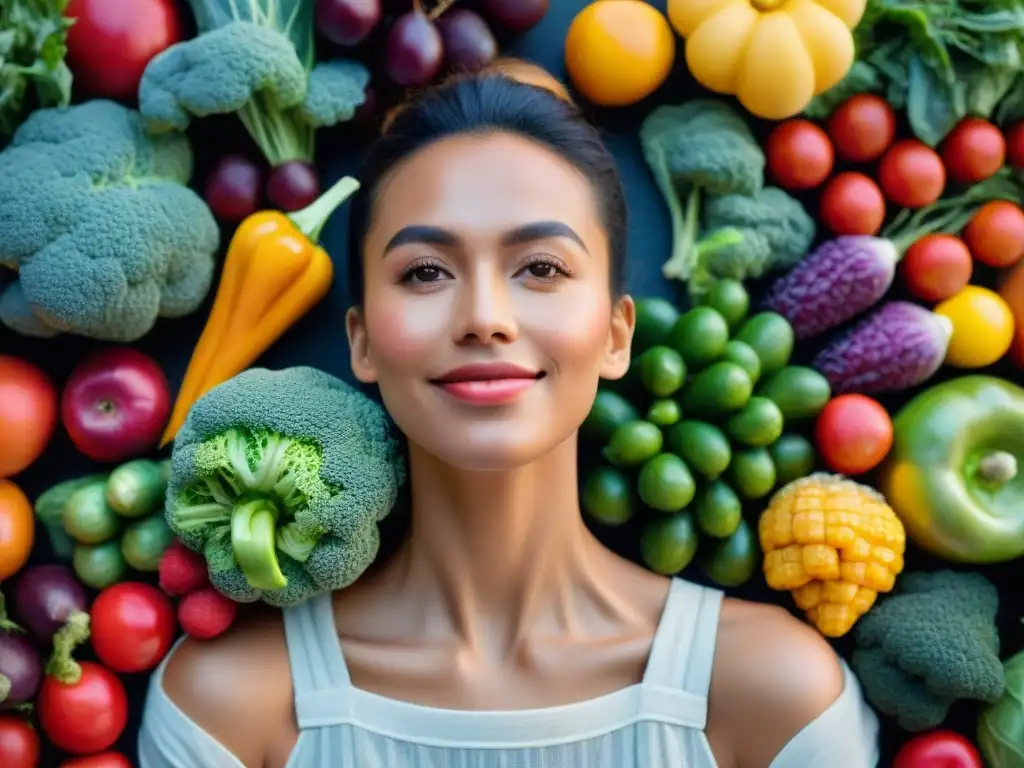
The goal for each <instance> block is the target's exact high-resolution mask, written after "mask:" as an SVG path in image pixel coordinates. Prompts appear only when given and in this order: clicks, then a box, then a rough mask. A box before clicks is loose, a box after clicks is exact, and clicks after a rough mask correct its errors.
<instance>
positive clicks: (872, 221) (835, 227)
mask: <svg viewBox="0 0 1024 768" xmlns="http://www.w3.org/2000/svg"><path fill="white" fill-rule="evenodd" d="M818 213H819V217H820V218H821V222H822V223H823V224H824V225H825V226H826V227H828V229H830V230H831V231H832V234H834V235H877V234H878V230H880V229H881V228H882V222H883V221H885V198H884V197H883V196H882V190H880V189H879V188H878V185H877V184H875V182H873V181H872V180H871V179H869V178H868V177H867V176H865V175H864V174H863V173H856V172H854V171H846V172H845V173H840V174H838V175H837V176H833V177H832V178H831V179H830V180H829V182H828V183H827V184H826V185H825V188H824V189H823V190H822V192H821V198H820V199H819V201H818Z"/></svg>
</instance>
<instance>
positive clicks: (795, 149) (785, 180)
mask: <svg viewBox="0 0 1024 768" xmlns="http://www.w3.org/2000/svg"><path fill="white" fill-rule="evenodd" d="M765 155H766V156H767V161H768V175H769V176H771V177H772V179H774V180H775V183H776V184H778V185H779V186H780V187H782V188H783V189H789V190H798V189H814V188H815V187H818V186H820V185H821V184H823V183H824V181H825V179H827V178H828V175H829V174H830V173H832V163H833V161H834V159H835V157H834V152H833V150H832V141H831V139H829V137H828V134H826V133H825V132H824V131H823V130H822V129H821V128H819V127H818V126H817V125H815V124H814V123H812V122H811V121H810V120H787V121H786V122H784V123H780V124H779V125H778V126H776V128H775V130H773V131H772V132H771V135H769V136H768V141H767V142H766V144H765Z"/></svg>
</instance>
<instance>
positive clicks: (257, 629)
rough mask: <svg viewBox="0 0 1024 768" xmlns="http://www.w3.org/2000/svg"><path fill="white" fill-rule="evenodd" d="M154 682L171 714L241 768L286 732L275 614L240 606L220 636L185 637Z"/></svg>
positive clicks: (283, 665) (280, 632) (284, 660)
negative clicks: (225, 751) (201, 732)
mask: <svg viewBox="0 0 1024 768" xmlns="http://www.w3.org/2000/svg"><path fill="white" fill-rule="evenodd" d="M162 683H163V692H164V694H165V695H166V696H167V697H168V698H169V699H170V700H171V702H173V703H174V705H175V706H177V708H178V709H180V710H181V711H182V712H183V713H184V714H185V715H186V716H187V717H188V718H189V719H190V720H192V721H193V722H194V723H195V724H196V725H197V726H199V727H200V728H201V729H202V730H204V731H206V732H207V733H208V734H209V735H210V736H212V737H213V738H214V739H216V740H217V741H219V742H220V743H221V744H222V745H223V746H224V747H226V748H227V749H228V750H229V751H230V752H232V753H233V754H234V755H236V756H237V757H238V758H239V759H240V760H241V761H242V762H243V763H244V764H246V765H252V764H256V765H259V764H261V763H262V760H263V756H264V755H265V754H266V752H267V750H268V749H270V748H271V746H272V745H271V743H270V740H271V739H276V738H277V737H278V736H280V735H281V734H282V732H283V731H284V732H289V731H291V730H294V707H293V703H292V681H291V669H290V665H289V662H288V649H287V645H286V643H285V634H284V622H283V619H282V614H281V612H280V611H279V610H275V609H270V608H267V607H265V606H247V607H246V609H245V610H244V611H243V612H240V613H239V618H238V620H237V621H236V622H235V624H234V626H232V628H231V629H230V630H228V631H227V632H226V633H224V634H223V635H221V636H219V637H217V638H214V639H212V640H197V639H195V638H191V637H188V638H186V639H185V640H184V641H183V642H182V643H181V644H180V645H179V646H178V648H177V650H176V651H175V652H174V653H173V654H172V656H171V657H170V658H169V659H168V661H167V665H166V667H165V669H164V674H163V681H162ZM264 738H266V739H267V741H263V739H264Z"/></svg>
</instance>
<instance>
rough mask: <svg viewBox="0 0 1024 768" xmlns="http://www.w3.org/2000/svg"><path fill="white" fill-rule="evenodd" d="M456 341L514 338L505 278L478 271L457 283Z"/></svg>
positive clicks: (511, 307)
mask: <svg viewBox="0 0 1024 768" xmlns="http://www.w3.org/2000/svg"><path fill="white" fill-rule="evenodd" d="M460 288H461V291H462V295H461V296H460V300H459V302H458V304H459V307H458V310H457V311H458V318H457V322H456V333H455V341H456V343H466V342H476V343H484V344H490V343H493V342H497V343H506V344H507V343H510V342H512V341H515V339H516V336H517V334H518V326H517V323H516V318H515V310H514V307H513V302H512V297H511V295H510V290H509V289H510V288H511V286H510V285H509V283H508V281H507V280H506V279H504V278H503V276H501V275H496V274H478V275H475V276H474V277H473V279H471V280H465V281H463V282H462V285H461V286H460Z"/></svg>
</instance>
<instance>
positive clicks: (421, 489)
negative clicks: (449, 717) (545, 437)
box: [398, 438, 613, 653]
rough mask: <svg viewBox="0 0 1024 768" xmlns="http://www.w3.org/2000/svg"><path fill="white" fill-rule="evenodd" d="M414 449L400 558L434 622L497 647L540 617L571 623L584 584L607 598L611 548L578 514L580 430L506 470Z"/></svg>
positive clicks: (559, 627) (560, 627) (597, 597)
mask: <svg viewBox="0 0 1024 768" xmlns="http://www.w3.org/2000/svg"><path fill="white" fill-rule="evenodd" d="M409 450H410V466H411V477H410V482H411V491H412V526H411V532H410V535H409V537H408V539H407V541H406V544H405V546H404V547H403V550H402V552H401V553H400V554H399V556H398V557H399V560H400V562H401V564H402V566H404V567H402V568H401V570H402V571H403V573H404V579H403V581H404V582H405V584H406V585H407V586H408V587H409V588H412V589H414V590H415V591H416V592H417V593H418V594H419V596H420V598H421V599H422V600H423V604H424V605H429V606H431V608H432V611H431V619H432V621H431V623H432V624H433V622H435V621H438V620H440V621H443V622H444V624H445V626H443V627H439V626H437V625H436V624H435V625H434V628H435V629H437V630H439V631H441V632H446V633H447V632H452V633H454V634H456V635H458V636H460V637H462V638H463V639H465V641H466V642H468V643H469V644H471V645H477V644H484V645H487V646H491V648H492V650H494V651H496V652H499V653H500V652H506V651H507V650H509V649H510V648H512V647H514V646H516V645H517V644H518V642H519V641H520V640H521V639H522V638H523V635H524V634H525V633H527V632H530V631H537V628H538V625H541V626H542V627H543V629H542V631H543V630H544V629H548V628H550V630H551V631H552V632H553V633H555V632H559V631H563V632H564V631H568V632H574V625H575V624H576V623H577V622H578V621H579V620H580V619H579V616H578V604H579V602H580V601H579V599H578V598H579V597H580V596H581V594H582V593H587V594H588V595H589V596H590V597H591V599H590V600H587V602H588V603H591V604H593V603H595V602H596V603H602V602H605V600H603V599H602V595H604V596H607V595H608V594H609V591H610V590H609V589H608V587H610V586H611V585H607V587H602V586H601V584H600V583H599V582H602V581H603V579H600V578H599V575H600V574H601V573H602V572H607V571H606V569H604V568H602V564H601V561H603V560H604V559H606V558H610V557H613V555H611V553H610V552H608V551H607V550H606V549H605V548H604V547H602V546H601V545H600V544H599V543H598V542H597V540H596V539H595V538H594V537H593V535H592V534H591V533H590V532H589V531H588V530H587V528H586V526H585V525H584V523H583V520H582V518H581V515H580V509H579V500H578V495H577V489H576V440H575V438H573V439H571V440H569V441H566V442H565V443H564V444H562V445H560V446H559V447H557V448H556V449H555V450H554V451H552V452H551V453H550V454H548V455H546V456H545V457H544V458H543V459H542V460H539V461H536V462H534V463H532V464H529V465H527V466H523V467H520V468H517V469H514V470H510V471H501V472H466V471H462V470H455V469H452V468H451V467H449V466H446V465H444V464H441V463H440V462H439V461H438V460H437V459H436V458H434V457H432V456H430V455H429V454H427V453H426V452H425V451H423V450H420V449H418V448H417V447H416V446H414V445H410V449H409ZM439 603H440V604H442V605H443V606H444V608H445V610H443V611H440V612H439V611H437V605H438V604H439ZM439 614H440V615H439ZM544 625H550V626H549V627H548V626H544Z"/></svg>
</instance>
